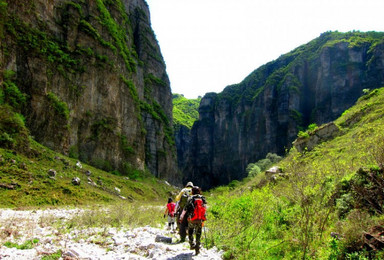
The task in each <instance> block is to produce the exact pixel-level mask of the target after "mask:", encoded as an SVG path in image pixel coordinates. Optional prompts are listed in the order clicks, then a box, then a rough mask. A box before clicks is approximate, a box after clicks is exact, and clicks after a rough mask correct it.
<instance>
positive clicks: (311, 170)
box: [207, 89, 384, 259]
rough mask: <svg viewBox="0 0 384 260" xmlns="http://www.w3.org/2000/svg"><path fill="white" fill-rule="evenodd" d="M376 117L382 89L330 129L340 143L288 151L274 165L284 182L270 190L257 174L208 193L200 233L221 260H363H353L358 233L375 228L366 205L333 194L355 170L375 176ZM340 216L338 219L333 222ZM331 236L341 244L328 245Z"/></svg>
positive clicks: (379, 153) (380, 127)
mask: <svg viewBox="0 0 384 260" xmlns="http://www.w3.org/2000/svg"><path fill="white" fill-rule="evenodd" d="M383 114H384V89H379V90H375V91H373V92H371V93H370V94H369V95H365V96H363V97H362V98H360V100H359V101H358V102H357V104H356V105H355V106H354V107H352V108H350V109H349V110H347V111H346V112H345V113H344V114H343V115H342V116H341V117H340V118H339V119H337V120H336V121H335V123H336V124H337V125H338V126H339V128H340V129H341V131H342V134H341V135H340V136H338V137H336V138H334V139H333V140H330V141H327V142H324V143H321V144H319V145H318V146H316V147H315V149H313V150H312V151H310V152H304V153H298V152H297V151H296V150H295V149H292V150H291V151H290V152H289V154H288V155H287V156H286V158H285V159H284V160H283V161H281V162H280V166H281V167H282V168H283V169H284V172H285V176H287V177H281V178H279V179H278V180H277V181H276V182H271V181H270V179H269V178H268V177H266V175H265V174H264V173H263V174H260V175H259V176H256V177H255V178H252V179H247V180H244V181H243V182H242V183H240V184H239V185H238V186H237V187H220V188H218V189H216V190H215V191H213V194H214V196H212V197H211V207H210V221H209V222H208V223H207V226H208V227H210V228H211V230H214V232H212V233H211V234H210V235H209V238H208V240H209V242H210V243H212V244H215V245H219V246H220V247H222V248H224V249H226V250H227V252H226V256H227V257H228V258H230V257H235V258H239V259H251V258H255V259H257V258H261V257H263V258H264V259H291V258H302V259H338V258H339V259H340V258H344V259H345V258H348V257H349V258H350V259H352V258H351V257H353V256H356V257H358V255H360V256H361V257H363V255H364V256H365V257H367V254H368V253H364V252H355V251H356V250H358V249H359V248H360V247H361V237H362V232H363V231H368V230H369V229H370V227H372V226H373V225H377V224H383V220H382V217H380V215H379V216H378V215H377V214H376V215H375V214H373V213H372V212H369V209H370V207H369V205H362V204H360V205H358V204H357V202H356V201H357V198H358V196H359V194H356V193H353V192H352V193H348V194H347V193H346V195H348V196H349V198H352V199H350V201H348V203H347V201H346V196H344V195H345V194H344V195H342V194H341V190H342V189H344V188H343V187H345V186H348V185H349V183H350V181H351V180H352V179H358V178H357V177H356V176H358V174H357V173H356V172H357V171H358V169H359V168H362V167H363V168H367V169H370V168H371V169H376V170H374V171H373V172H374V173H375V174H378V175H380V176H381V175H383V173H382V172H383V171H382V170H381V171H380V170H377V169H379V168H380V167H379V165H380V164H381V163H384V159H383V158H384V152H383V150H384V149H383V144H384V117H383ZM380 176H379V178H381V179H382V178H383V176H381V177H380ZM364 185H365V186H362V187H364V189H362V190H363V193H364V191H366V190H367V189H368V188H369V187H370V185H373V184H372V183H366V181H364ZM360 195H361V194H360ZM345 205H348V206H345ZM345 208H348V209H347V210H345ZM367 209H368V210H367ZM341 211H344V212H346V214H344V215H343V216H341V214H340V213H341ZM239 212H241V214H239ZM331 232H338V233H340V234H341V236H342V237H343V239H341V240H340V241H339V240H333V239H332V238H331V237H330V233H331ZM360 249H361V248H360ZM381 256H382V254H381ZM370 257H371V258H374V257H375V256H374V255H370ZM376 257H379V258H380V253H378V254H376ZM356 259H366V258H356Z"/></svg>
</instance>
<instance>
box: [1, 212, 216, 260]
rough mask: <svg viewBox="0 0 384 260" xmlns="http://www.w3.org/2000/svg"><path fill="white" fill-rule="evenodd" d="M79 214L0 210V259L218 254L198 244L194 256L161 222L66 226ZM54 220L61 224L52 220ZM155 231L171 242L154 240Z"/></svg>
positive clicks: (110, 257) (157, 257) (133, 257)
mask: <svg viewBox="0 0 384 260" xmlns="http://www.w3.org/2000/svg"><path fill="white" fill-rule="evenodd" d="M81 213H82V210H80V209H52V210H34V211H28V210H23V211H15V210H10V209H3V210H1V209H0V259H17V260H21V259H44V258H47V257H48V256H51V258H48V259H132V260H135V259H137V260H139V259H173V260H176V259H183V260H184V259H185V260H186V259H195V260H199V259H212V260H214V259H221V252H218V251H217V250H216V249H215V248H211V249H209V250H207V249H205V248H202V249H201V252H200V254H199V255H197V256H195V254H194V251H192V250H189V246H188V243H177V240H178V239H177V235H176V234H174V233H171V232H170V231H168V230H166V229H165V227H164V228H162V227H158V228H153V227H149V226H147V227H139V228H135V229H116V228H102V227H100V228H86V229H75V228H70V227H68V224H67V222H66V220H68V219H70V218H71V217H73V216H74V215H76V214H81ZM53 219H55V220H57V219H59V220H60V223H61V224H59V225H57V224H56V225H51V224H50V223H54V221H53ZM68 230H70V231H69V232H68ZM160 236H162V237H168V238H172V242H171V243H163V242H156V241H157V240H158V239H156V237H160ZM4 244H6V245H7V246H6V245H4ZM53 256H56V257H57V258H53Z"/></svg>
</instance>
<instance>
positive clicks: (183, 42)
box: [146, 0, 384, 99]
mask: <svg viewBox="0 0 384 260" xmlns="http://www.w3.org/2000/svg"><path fill="white" fill-rule="evenodd" d="M146 1H147V3H148V5H149V9H150V14H151V25H152V29H153V30H154V32H155V34H156V38H157V40H158V42H159V45H160V48H161V52H162V55H163V58H164V60H165V63H166V66H167V73H168V76H169V79H170V82H171V89H172V93H178V94H183V95H184V96H185V97H187V98H191V99H192V98H197V97H198V96H204V94H205V93H207V92H217V93H218V92H221V91H222V90H223V89H224V88H225V87H226V86H228V85H232V84H236V83H240V82H241V81H242V80H243V79H244V78H245V77H246V76H248V75H249V74H250V73H251V72H252V71H254V70H255V69H257V68H258V67H260V66H261V65H263V64H266V63H268V62H270V61H273V60H275V59H277V58H278V57H279V56H281V55H283V54H285V53H288V52H290V51H291V50H293V49H295V48H296V47H299V46H300V45H303V44H305V43H308V42H309V41H311V40H313V39H315V38H317V37H319V36H320V34H321V33H323V32H326V31H339V32H348V31H352V30H357V31H362V32H365V31H384V18H383V11H384V0H146Z"/></svg>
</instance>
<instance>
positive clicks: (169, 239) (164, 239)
mask: <svg viewBox="0 0 384 260" xmlns="http://www.w3.org/2000/svg"><path fill="white" fill-rule="evenodd" d="M155 242H163V243H167V244H171V243H172V237H165V236H161V235H157V236H156V238H155Z"/></svg>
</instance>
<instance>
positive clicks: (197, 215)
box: [189, 197, 207, 222]
mask: <svg viewBox="0 0 384 260" xmlns="http://www.w3.org/2000/svg"><path fill="white" fill-rule="evenodd" d="M193 206H194V210H193V216H192V217H191V218H190V219H189V220H190V221H195V222H196V221H205V220H207V218H206V217H205V213H206V208H205V206H204V203H203V200H202V198H201V197H193Z"/></svg>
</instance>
